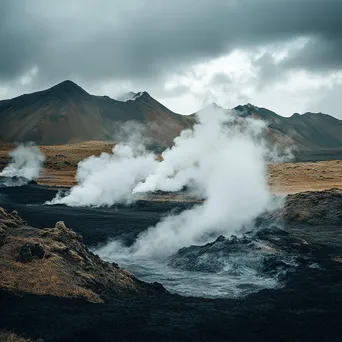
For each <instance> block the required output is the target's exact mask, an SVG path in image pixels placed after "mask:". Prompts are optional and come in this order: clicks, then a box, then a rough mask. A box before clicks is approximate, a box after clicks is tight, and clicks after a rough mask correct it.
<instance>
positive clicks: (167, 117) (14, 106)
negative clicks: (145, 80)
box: [0, 81, 193, 145]
mask: <svg viewBox="0 0 342 342" xmlns="http://www.w3.org/2000/svg"><path fill="white" fill-rule="evenodd" d="M131 120H134V121H138V122H141V123H148V124H149V125H150V126H151V129H150V135H151V136H152V137H154V138H155V139H156V140H158V141H159V142H161V143H162V144H164V145H170V144H171V143H172V140H173V138H174V137H175V136H177V135H178V134H179V132H181V131H182V130H183V129H184V128H187V127H191V125H192V123H193V119H192V118H190V117H186V116H183V115H179V114H176V113H174V112H172V111H171V110H169V109H167V108H166V107H165V106H163V105H162V104H161V103H159V102H158V101H156V100H154V99H153V98H152V97H151V96H150V95H149V94H148V93H146V92H142V93H137V94H135V93H129V94H127V97H126V98H125V99H123V101H118V100H114V99H111V98H109V97H108V96H94V95H91V94H89V93H87V92H86V91H85V90H84V89H82V88H81V87H80V86H78V85H77V84H75V83H73V82H71V81H64V82H62V83H60V84H57V85H56V86H54V87H52V88H49V89H47V90H43V91H39V92H36V93H32V94H25V95H21V96H19V97H16V98H13V99H11V100H4V101H0V140H1V141H4V142H23V141H28V140H30V141H34V142H36V143H37V144H41V145H54V144H65V143H69V142H74V141H86V140H113V139H115V134H114V132H115V129H116V128H117V125H118V122H126V121H131Z"/></svg>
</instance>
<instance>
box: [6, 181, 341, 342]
mask: <svg viewBox="0 0 342 342" xmlns="http://www.w3.org/2000/svg"><path fill="white" fill-rule="evenodd" d="M19 189H20V191H17V192H16V191H15V190H19ZM55 191H56V190H53V189H50V188H44V187H40V186H37V185H26V186H23V187H17V188H15V187H11V188H1V189H0V201H1V206H3V207H5V208H6V209H10V210H12V208H14V207H17V209H18V211H19V213H20V216H22V217H23V218H24V219H28V218H29V221H28V222H29V225H27V223H26V222H24V221H23V219H22V218H20V216H19V215H18V214H17V213H16V212H14V213H12V214H9V213H8V212H6V211H4V210H1V217H0V221H1V245H0V246H1V247H0V252H1V268H0V271H1V277H0V279H1V290H0V302H1V305H0V329H1V330H6V331H9V332H13V333H15V334H17V335H19V336H22V337H25V338H31V339H43V340H46V341H94V340H96V341H112V340H116V341H151V340H158V341H227V340H230V341H248V340H249V341H339V340H341V336H342V335H341V332H340V325H341V307H342V262H341V261H342V257H341V256H342V239H341V225H340V221H339V220H338V219H336V220H335V221H334V220H331V221H330V220H329V218H330V217H331V213H330V211H329V210H325V209H323V208H327V207H330V209H331V211H332V212H335V214H336V215H337V214H338V211H340V205H341V204H342V202H341V200H340V197H339V195H338V194H336V190H331V191H325V192H316V193H315V192H313V193H306V194H298V195H293V196H289V197H288V198H287V200H286V204H285V211H281V212H278V213H276V214H274V215H276V216H275V217H267V218H262V219H260V222H257V226H258V227H259V230H258V231H256V232H255V233H253V234H252V233H247V234H246V235H245V236H244V237H241V238H223V237H220V238H219V239H217V240H216V242H213V243H212V244H209V245H208V246H202V247H201V246H199V247H196V248H194V247H189V248H187V249H185V250H184V251H183V252H182V250H181V251H180V252H178V253H180V254H182V253H183V254H184V253H185V252H187V251H191V250H192V251H193V252H194V251H195V250H196V249H197V251H200V252H201V251H203V250H206V252H208V250H213V249H215V248H216V247H217V246H219V248H218V247H217V248H218V249H220V250H221V251H225V252H227V253H228V254H229V251H232V250H233V249H234V248H237V246H239V245H240V246H244V247H243V248H246V247H247V246H248V245H251V246H253V241H255V239H257V240H259V241H262V242H264V243H266V244H267V245H268V248H271V247H272V248H273V249H275V250H279V251H280V253H283V255H288V256H291V257H292V256H293V257H295V259H296V262H297V267H292V268H291V271H290V272H288V271H287V272H283V276H282V282H283V287H281V288H276V289H273V290H261V291H259V292H256V293H254V294H250V295H248V296H246V297H243V298H237V299H222V298H221V299H205V298H194V297H182V296H179V295H174V294H170V293H168V292H166V291H165V290H164V289H163V287H162V286H160V285H153V284H152V285H149V284H146V283H143V282H140V281H138V280H137V279H136V278H135V277H134V276H132V275H131V274H129V273H127V272H126V271H122V270H121V269H120V268H118V266H117V265H115V264H114V265H113V264H109V263H106V262H103V261H101V260H100V259H99V258H98V257H96V256H95V255H93V254H92V253H91V252H89V250H88V249H87V247H86V246H85V245H84V244H83V243H82V240H81V238H80V236H79V235H78V234H82V235H83V236H84V241H88V242H91V244H93V245H94V244H96V243H99V242H101V240H102V239H103V237H101V236H102V235H101V234H103V235H106V236H110V235H112V236H120V235H124V234H125V232H126V233H127V230H130V229H132V230H133V232H134V231H135V232H136V233H137V232H138V231H142V230H144V229H146V228H147V227H148V226H150V225H151V222H152V221H154V220H158V219H159V217H160V216H161V215H162V214H163V213H165V212H167V211H169V210H171V209H172V208H177V207H178V210H182V206H183V205H185V206H187V205H189V203H184V204H182V203H165V202H149V201H145V202H144V201H141V202H139V203H137V204H136V205H135V206H133V207H131V208H126V209H127V210H121V209H120V208H102V209H98V208H88V209H81V208H79V209H77V208H67V207H64V206H54V207H47V208H46V206H45V207H43V206H42V205H41V203H43V201H44V200H45V199H46V197H50V196H51V194H52V193H53V192H55ZM291 206H294V207H295V208H296V209H297V210H298V211H299V210H301V209H302V210H303V209H305V207H307V206H309V207H311V211H310V213H312V215H315V212H319V213H320V217H319V218H318V217H317V218H315V219H314V221H310V220H312V217H311V216H310V215H306V216H305V217H306V219H303V218H298V216H296V215H295V216H294V217H292V216H289V212H290V211H291V210H292V209H291ZM45 208H46V209H45ZM70 209H71V210H70ZM45 210H46V211H45ZM30 212H31V215H30ZM31 218H32V220H31ZM56 218H58V219H63V220H64V221H65V222H66V224H67V226H70V227H73V228H74V229H75V231H77V233H78V234H77V233H74V232H73V231H72V230H70V229H68V228H66V227H65V225H63V224H62V223H58V224H57V225H56V227H55V228H46V227H54V226H55V224H54V223H53V224H48V223H47V221H50V222H56ZM142 218H145V221H141V219H142ZM131 219H132V220H131ZM52 220H54V221H52ZM106 220H107V223H106ZM268 220H271V221H268ZM33 221H34V224H33ZM102 222H103V223H104V225H105V227H102V229H101V230H97V228H96V227H99V226H101V225H102ZM125 222H126V223H128V222H131V226H130V225H127V226H126V227H125V228H124V226H125V224H124V223H125ZM270 222H272V223H273V227H272V225H270V224H269V223H270ZM309 222H315V225H313V224H310V223H309ZM31 225H32V226H35V225H36V226H39V227H40V228H41V229H36V228H32V227H31ZM263 226H264V227H266V228H267V227H268V228H267V229H266V228H263ZM276 226H278V228H276ZM280 228H281V229H280ZM93 229H95V234H94V231H93ZM125 229H126V231H125ZM98 232H100V234H97V233H98ZM101 232H102V233H101ZM136 233H133V234H131V235H129V236H127V237H129V238H134V235H135V234H136ZM319 236H322V237H323V238H322V239H320V238H319ZM102 241H103V240H102ZM215 246H216V247H215ZM247 248H248V247H247ZM185 254H186V253H185ZM190 254H191V253H190ZM194 260H195V259H194ZM268 261H269V262H268V263H266V264H264V269H263V272H269V273H270V274H272V273H274V272H275V269H276V270H277V271H278V270H279V269H284V267H285V268H287V267H286V266H284V264H282V263H280V262H279V261H274V260H273V261H272V259H271V260H268ZM268 266H269V267H268ZM278 273H279V272H277V274H278ZM5 274H7V275H11V276H10V277H9V276H6V277H5ZM66 283H67V285H66ZM39 289H40V290H39ZM75 289H76V290H75Z"/></svg>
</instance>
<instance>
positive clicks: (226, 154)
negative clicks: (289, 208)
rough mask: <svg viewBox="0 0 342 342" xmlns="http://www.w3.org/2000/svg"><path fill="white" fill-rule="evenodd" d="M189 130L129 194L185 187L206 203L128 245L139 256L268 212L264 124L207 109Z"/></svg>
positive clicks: (166, 251)
mask: <svg viewBox="0 0 342 342" xmlns="http://www.w3.org/2000/svg"><path fill="white" fill-rule="evenodd" d="M198 119H199V123H198V124H196V125H195V126H194V128H193V130H191V131H190V130H189V131H185V132H182V134H181V135H180V137H178V138H177V139H175V146H174V147H173V148H172V149H169V150H166V151H165V152H164V153H163V155H162V157H163V161H162V162H160V163H159V165H158V168H157V169H156V171H155V172H154V173H152V174H151V175H149V176H148V177H147V179H146V180H145V181H144V182H140V183H139V184H138V185H137V186H136V187H135V189H134V190H133V192H145V191H154V190H167V191H176V190H180V189H182V188H183V187H184V186H188V187H190V189H192V190H194V191H196V192H197V194H198V195H200V196H202V197H203V198H204V199H205V200H204V202H203V203H202V204H200V205H197V206H196V207H194V208H193V209H190V210H186V211H183V212H182V213H180V214H179V215H176V216H168V217H166V218H165V219H163V220H162V221H160V222H159V223H158V224H157V225H156V226H155V227H152V228H149V229H148V230H147V231H146V232H144V233H142V234H141V235H140V236H139V238H138V239H137V241H136V243H135V244H134V246H133V247H132V249H131V250H132V251H133V252H134V253H137V254H139V255H149V254H158V255H170V254H171V253H173V252H175V251H177V250H178V249H179V248H181V247H183V246H189V245H191V244H198V243H205V242H207V241H208V240H212V239H213V238H215V237H217V236H218V235H220V234H223V235H227V234H232V233H234V232H236V231H237V230H239V229H241V228H242V227H243V226H245V225H248V224H250V223H251V222H252V221H253V220H254V219H255V218H256V217H257V216H258V215H260V214H261V213H262V212H263V211H265V210H266V209H267V207H268V206H269V204H270V202H271V193H270V190H269V187H268V184H267V174H266V173H267V172H266V161H265V160H266V156H267V152H268V150H267V148H266V147H265V144H264V141H263V138H262V136H263V131H264V128H265V124H264V123H263V122H261V121H258V120H252V119H239V118H237V117H236V116H235V115H233V114H232V113H229V112H225V111H222V110H220V109H210V110H205V111H202V112H200V113H199V118H198Z"/></svg>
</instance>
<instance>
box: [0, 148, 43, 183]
mask: <svg viewBox="0 0 342 342" xmlns="http://www.w3.org/2000/svg"><path fill="white" fill-rule="evenodd" d="M9 156H10V157H11V161H10V163H9V164H8V165H7V166H6V167H5V168H4V169H3V170H2V172H1V173H0V176H4V177H24V178H26V179H28V180H32V179H37V178H38V177H39V174H40V171H41V169H42V167H43V163H44V161H45V157H44V155H43V154H42V153H41V151H40V150H39V148H38V147H37V146H36V145H35V144H33V143H28V144H22V145H19V146H18V147H16V148H15V149H14V150H13V151H11V152H10V153H9Z"/></svg>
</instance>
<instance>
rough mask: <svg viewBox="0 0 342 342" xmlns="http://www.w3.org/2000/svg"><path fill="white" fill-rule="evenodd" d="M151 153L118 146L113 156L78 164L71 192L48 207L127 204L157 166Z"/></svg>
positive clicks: (92, 158) (103, 154) (122, 145)
mask: <svg viewBox="0 0 342 342" xmlns="http://www.w3.org/2000/svg"><path fill="white" fill-rule="evenodd" d="M156 164H157V162H156V161H155V157H154V155H153V154H151V153H148V152H146V151H145V149H144V148H143V146H140V147H139V148H133V147H132V146H129V145H126V144H118V145H115V146H114V148H113V153H112V154H108V153H102V154H101V155H100V156H99V157H95V156H91V157H89V158H87V159H85V160H83V161H81V162H80V163H79V164H78V169H77V174H76V180H77V183H78V185H76V186H74V187H73V188H72V189H71V191H70V193H69V194H68V195H67V196H65V197H62V196H61V195H60V194H59V195H57V196H56V197H55V198H54V199H53V200H52V201H51V202H48V203H47V204H66V205H69V206H104V205H105V206H110V205H113V204H115V203H126V204H128V203H130V202H131V201H132V194H131V192H132V189H133V188H134V186H135V185H136V184H137V182H139V181H141V180H143V179H145V178H146V177H147V176H148V175H149V174H150V173H151V172H152V171H153V170H154V169H155V167H156Z"/></svg>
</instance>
